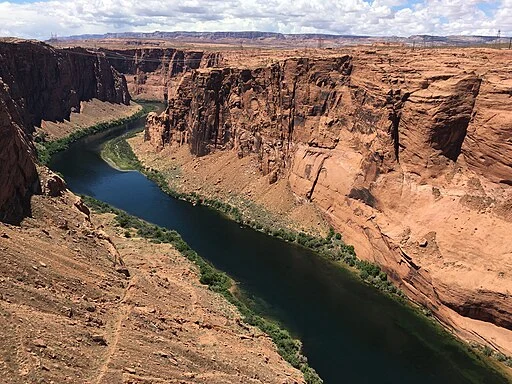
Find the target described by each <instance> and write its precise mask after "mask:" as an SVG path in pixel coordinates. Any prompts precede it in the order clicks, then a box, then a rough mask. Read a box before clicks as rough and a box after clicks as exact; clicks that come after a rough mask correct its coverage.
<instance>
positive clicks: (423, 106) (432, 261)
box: [145, 49, 512, 352]
mask: <svg viewBox="0 0 512 384" xmlns="http://www.w3.org/2000/svg"><path fill="white" fill-rule="evenodd" d="M511 59H512V53H510V52H503V51H501V52H500V51H492V50H475V49H471V50H469V49H468V50H458V51H450V52H448V51H429V53H428V54H425V51H420V52H418V51H410V50H381V51H377V50H350V51H347V52H346V53H345V54H341V53H340V54H339V55H338V56H337V57H333V56H332V55H330V56H329V57H316V58H315V57H297V58H289V59H285V60H281V61H276V62H274V63H273V64H270V65H266V66H260V67H257V68H253V67H251V68H239V67H228V68H218V69H217V68H211V69H201V70H196V71H190V72H187V73H185V74H183V75H182V76H181V78H180V81H179V83H178V85H177V86H176V88H175V89H174V90H173V93H174V96H173V97H171V98H170V100H169V107H168V109H167V111H166V112H164V113H163V114H162V115H160V116H157V115H155V114H151V115H150V116H149V117H148V123H147V127H146V132H145V140H146V141H150V142H151V143H152V144H153V146H154V147H155V149H156V150H161V149H162V148H163V147H164V146H168V145H171V146H180V145H188V147H189V149H190V151H191V152H192V153H193V154H195V155H197V156H207V155H208V154H210V153H212V152H214V151H219V150H231V151H236V153H237V154H238V156H239V157H246V156H254V157H255V159H257V161H258V162H259V165H260V170H261V174H262V175H266V176H265V177H267V178H268V181H269V183H270V184H272V183H274V182H275V181H276V180H278V179H280V178H284V179H286V180H287V181H288V183H289V186H290V188H291V190H292V191H293V192H294V194H295V195H296V197H297V199H299V200H303V201H311V202H313V203H314V204H315V205H316V206H317V207H319V208H320V209H321V210H322V212H323V213H324V214H325V216H326V217H327V218H328V219H329V221H330V222H331V224H332V225H333V226H334V227H335V228H336V230H338V231H340V232H341V233H342V234H343V236H344V239H345V241H346V242H347V243H350V244H354V246H355V248H356V251H357V254H358V257H360V258H363V259H367V260H372V261H375V262H377V263H378V264H379V265H381V266H382V267H383V269H384V270H385V271H386V272H387V273H388V275H389V276H390V278H392V279H393V280H394V281H395V282H396V283H397V284H398V285H399V286H400V287H401V288H402V289H403V290H404V291H405V292H406V293H407V294H408V296H409V297H410V298H411V299H412V300H414V301H415V302H417V303H420V304H422V305H424V306H426V307H428V308H429V309H430V310H431V311H432V312H433V314H434V315H435V316H436V317H438V318H439V319H440V320H441V321H443V322H444V323H445V324H446V325H448V326H451V327H454V328H456V329H457V330H458V331H459V332H460V333H462V334H464V335H465V336H467V335H471V338H473V339H480V338H482V339H485V340H486V341H487V342H488V343H490V344H492V345H494V346H496V347H497V348H501V349H502V350H507V351H508V352H510V351H512V338H511V337H510V334H509V333H506V335H507V336H506V337H502V338H500V340H498V341H496V340H494V341H493V340H491V337H490V336H489V335H491V334H494V335H495V334H497V333H499V332H501V330H503V331H505V332H507V330H512V299H511V298H510V292H512V280H511V279H510V276H512V265H511V263H510V260H511V257H512V243H511V242H510V241H509V234H510V232H511V231H512V206H511V203H510V202H511V201H512V200H511V198H512V187H511V185H512V161H511V159H512V115H511V111H512V82H511V80H510V79H511V78H512V76H511V75H512V69H511V68H510V66H509V65H507V63H509V62H510V60H511ZM489 62H492V63H493V66H492V67H489V65H488V63H489ZM269 188H270V187H269ZM493 327H495V328H493Z"/></svg>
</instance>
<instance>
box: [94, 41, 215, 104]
mask: <svg viewBox="0 0 512 384" xmlns="http://www.w3.org/2000/svg"><path fill="white" fill-rule="evenodd" d="M101 51H102V52H104V53H105V55H106V56H107V58H108V59H109V61H110V63H111V64H112V66H113V67H114V68H115V69H116V70H118V71H119V72H120V73H122V74H123V75H125V76H126V79H127V81H128V89H129V91H130V94H131V95H132V96H133V97H135V98H142V99H156V100H164V99H165V98H166V97H173V96H174V95H173V94H172V90H173V89H175V87H176V86H177V85H178V82H179V80H180V76H179V75H181V74H182V73H184V72H188V71H191V70H194V69H198V68H207V67H213V66H215V65H218V64H219V63H220V61H221V55H220V54H219V53H207V52H206V53H205V52H202V51H184V50H179V49H174V48H138V49H125V50H122V49H120V50H112V49H102V50H101Z"/></svg>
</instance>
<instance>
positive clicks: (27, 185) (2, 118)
mask: <svg viewBox="0 0 512 384" xmlns="http://www.w3.org/2000/svg"><path fill="white" fill-rule="evenodd" d="M93 98H97V99H99V100H102V101H109V102H114V103H123V104H128V103H129V101H130V95H129V93H128V89H127V85H126V81H125V79H124V77H123V76H121V75H120V74H119V73H118V72H117V71H116V70H114V69H113V68H112V66H111V65H110V64H109V62H108V61H107V60H106V58H105V56H104V55H103V54H97V53H94V52H90V51H87V50H85V49H79V48H77V49H67V50H56V49H53V48H52V47H50V46H48V45H46V44H43V43H38V42H31V41H26V40H15V39H4V40H0V148H2V151H1V153H0V159H1V162H0V186H1V189H0V220H1V221H8V222H17V221H18V220H19V219H20V218H21V217H22V216H23V215H26V214H28V213H29V210H30V209H29V204H28V197H29V196H30V195H31V194H32V193H36V192H38V191H39V189H40V187H39V183H38V177H37V172H36V168H35V150H34V146H33V144H32V139H31V134H32V133H33V132H34V127H35V126H40V125H41V121H43V120H49V121H63V120H65V119H69V116H70V114H71V112H72V111H79V110H80V102H81V101H84V100H90V99H93Z"/></svg>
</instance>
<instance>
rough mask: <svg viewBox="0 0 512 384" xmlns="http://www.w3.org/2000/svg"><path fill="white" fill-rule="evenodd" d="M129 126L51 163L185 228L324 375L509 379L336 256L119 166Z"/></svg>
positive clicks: (347, 379)
mask: <svg viewBox="0 0 512 384" xmlns="http://www.w3.org/2000/svg"><path fill="white" fill-rule="evenodd" d="M132 128H133V127H132ZM124 130H125V128H120V129H118V130H117V131H116V132H110V133H109V134H108V135H105V134H102V135H97V136H95V137H89V138H87V139H84V140H83V141H81V142H78V143H76V144H74V145H73V146H72V147H71V148H70V149H69V150H68V151H66V152H64V153H60V154H58V155H57V156H56V157H55V158H54V161H53V163H52V168H53V169H54V170H56V171H59V172H61V173H62V174H63V175H64V176H65V178H66V181H67V183H68V185H69V187H70V189H72V190H73V191H74V192H76V193H80V194H87V195H90V196H93V197H95V198H97V199H100V200H103V201H105V202H107V203H109V204H112V205H113V206H115V207H118V208H120V209H123V210H125V211H127V212H129V213H131V214H133V215H136V216H138V217H141V218H143V219H145V220H147V221H150V222H152V223H155V224H157V225H160V226H163V227H167V228H170V229H175V230H177V231H178V232H179V233H180V234H181V235H182V236H183V238H184V239H185V240H186V241H187V242H188V243H189V244H190V246H191V247H192V248H194V249H195V250H196V251H197V252H198V253H199V254H200V255H201V256H203V257H204V258H206V259H208V260H210V261H211V262H212V263H213V264H214V265H215V266H216V267H217V268H219V269H220V270H222V271H225V272H227V273H228V274H229V275H230V276H231V277H233V278H234V279H235V280H236V281H238V282H239V283H240V286H241V287H242V289H243V291H244V292H246V293H247V294H248V295H250V296H251V297H252V298H253V301H254V302H256V303H258V307H259V308H260V310H262V311H264V313H266V314H267V315H271V316H272V317H273V318H275V319H276V320H278V321H279V322H280V323H281V324H282V325H283V326H285V327H286V328H287V329H289V330H290V331H291V332H292V334H293V335H294V336H296V337H298V338H300V339H301V340H302V341H303V343H304V353H305V355H306V356H308V358H309V362H310V365H311V366H312V367H314V368H315V369H316V370H317V372H318V373H319V374H320V376H321V377H322V378H323V379H324V381H325V383H327V384H332V383H394V384H395V383H418V384H420V383H446V384H454V383H485V384H493V383H506V382H507V380H505V379H503V378H502V377H501V376H500V375H498V374H497V373H495V372H494V371H492V370H490V369H488V368H486V367H484V366H483V365H482V364H481V363H480V362H478V361H476V360H474V359H473V358H471V357H470V356H469V355H468V354H466V353H465V352H463V350H462V349H461V347H460V346H459V344H457V343H454V342H453V341H451V340H449V339H448V338H446V337H442V336H440V335H439V334H438V331H437V330H436V329H435V328H434V327H432V326H431V325H429V323H428V322H427V321H425V320H424V319H422V318H420V317H418V316H417V315H416V314H414V313H413V312H412V311H411V310H409V309H408V308H406V307H405V306H403V305H401V304H398V303H396V302H394V301H392V300H391V299H388V298H387V297H385V296H383V295H382V294H380V293H379V292H377V291H376V290H374V289H373V288H371V287H368V286H366V285H364V284H363V283H361V282H360V281H358V280H357V279H355V278H353V277H352V275H351V274H349V273H348V272H346V271H345V270H344V269H342V268H340V267H338V266H336V265H335V264H333V263H331V262H330V261H328V260H325V259H323V258H321V257H319V256H317V255H315V254H313V253H312V252H310V251H308V250H305V249H303V248H301V247H298V246H295V245H292V244H289V243H286V242H283V241H280V240H277V239H275V238H272V237H269V236H266V235H264V234H262V233H259V232H256V231H253V230H250V229H245V228H241V227H240V226H239V225H238V224H236V223H235V222H233V221H230V220H227V219H225V218H223V217H222V216H221V215H219V214H217V213H216V212H214V211H212V210H210V209H208V208H205V207H202V206H195V207H194V206H192V205H191V204H189V203H185V202H182V201H179V200H175V199H173V198H171V197H169V196H167V195H166V194H164V193H163V192H161V191H160V189H159V188H158V187H157V186H156V185H155V184H153V183H152V182H151V181H149V180H147V179H146V178H145V177H144V176H143V175H141V174H140V173H138V172H120V171H117V170H115V169H113V168H111V167H110V166H109V165H108V164H107V163H105V162H104V161H103V160H102V159H101V157H100V155H99V153H98V152H99V148H100V145H101V143H103V142H105V141H106V139H107V138H108V137H112V136H116V135H119V134H121V133H122V132H123V131H124Z"/></svg>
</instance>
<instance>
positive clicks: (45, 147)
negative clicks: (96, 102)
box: [34, 101, 156, 165]
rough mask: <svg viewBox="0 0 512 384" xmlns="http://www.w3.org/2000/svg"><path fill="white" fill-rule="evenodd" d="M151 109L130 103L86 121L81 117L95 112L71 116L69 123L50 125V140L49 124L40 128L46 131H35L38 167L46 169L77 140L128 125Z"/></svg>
mask: <svg viewBox="0 0 512 384" xmlns="http://www.w3.org/2000/svg"><path fill="white" fill-rule="evenodd" d="M155 105H156V104H155V103H141V104H138V103H135V102H133V101H132V102H131V104H130V105H129V106H121V105H120V106H117V107H115V109H114V111H113V112H112V113H111V114H109V115H107V116H97V117H90V116H89V117H88V118H84V117H83V114H90V113H94V111H96V109H94V108H90V109H88V110H87V111H86V112H84V113H83V114H82V115H81V114H75V116H73V115H72V117H71V119H70V121H69V122H65V123H51V124H53V129H51V130H49V131H51V132H53V134H52V135H51V136H50V135H48V133H47V132H48V131H47V130H46V129H48V126H49V125H50V123H46V124H43V126H44V127H46V128H45V129H44V130H39V131H37V132H36V134H35V135H34V142H35V145H36V149H37V155H38V159H39V163H40V164H42V165H48V164H49V162H50V160H51V158H52V156H53V155H55V154H56V153H58V152H61V151H64V150H66V149H67V148H68V146H69V145H70V144H72V143H74V142H76V141H77V140H79V139H81V138H83V137H86V136H89V135H92V134H95V133H98V132H103V131H106V130H108V129H110V128H113V127H116V126H119V125H123V124H128V123H131V122H133V121H135V120H137V119H139V118H141V117H143V116H145V115H146V114H148V113H149V112H151V111H152V110H154V108H155ZM112 108H114V107H112ZM75 120H80V121H82V122H83V121H90V122H93V124H92V125H80V124H78V123H76V124H75V123H74V122H75ZM43 123H44V122H43Z"/></svg>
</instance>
